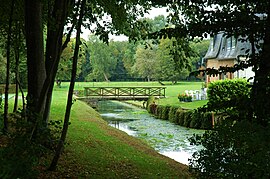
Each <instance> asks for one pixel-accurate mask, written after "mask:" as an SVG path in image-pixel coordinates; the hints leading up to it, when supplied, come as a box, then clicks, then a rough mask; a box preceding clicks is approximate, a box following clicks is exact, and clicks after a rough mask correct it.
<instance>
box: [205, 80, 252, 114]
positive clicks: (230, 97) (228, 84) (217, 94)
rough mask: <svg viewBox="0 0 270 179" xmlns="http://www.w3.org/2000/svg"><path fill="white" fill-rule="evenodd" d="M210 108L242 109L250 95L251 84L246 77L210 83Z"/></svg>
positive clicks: (208, 91)
mask: <svg viewBox="0 0 270 179" xmlns="http://www.w3.org/2000/svg"><path fill="white" fill-rule="evenodd" d="M207 95H208V100H209V101H208V103H207V105H208V109H209V110H218V111H227V110H230V111H232V110H240V109H241V108H243V107H244V106H245V102H246V101H247V100H248V98H249V96H250V86H249V84H248V82H247V81H246V80H244V79H233V80H220V81H214V82H212V83H210V84H209V85H208V89H207Z"/></svg>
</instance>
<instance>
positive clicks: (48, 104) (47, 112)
mask: <svg viewBox="0 0 270 179" xmlns="http://www.w3.org/2000/svg"><path fill="white" fill-rule="evenodd" d="M78 10H79V8H77V11H76V13H75V15H74V19H76V18H77V15H78ZM75 21H76V20H75ZM75 21H74V20H73V24H72V26H71V28H70V30H69V32H68V34H67V38H66V40H65V42H64V43H63V45H62V47H61V52H60V54H59V59H58V60H60V56H61V54H62V52H63V50H64V49H65V48H66V47H67V44H68V42H69V41H70V37H71V34H72V32H73V30H74V28H75V24H76V22H75ZM58 64H59V61H58ZM57 66H58V65H57ZM56 73H57V70H56V72H55V74H54V76H53V80H52V82H51V85H50V87H49V89H48V92H47V98H46V99H47V100H46V104H45V110H44V114H43V121H46V123H48V121H49V115H50V108H51V101H52V91H53V87H54V80H55V76H56Z"/></svg>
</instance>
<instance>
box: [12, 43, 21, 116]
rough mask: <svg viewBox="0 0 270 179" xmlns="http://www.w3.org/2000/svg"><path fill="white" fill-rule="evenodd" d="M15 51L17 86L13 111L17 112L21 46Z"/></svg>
mask: <svg viewBox="0 0 270 179" xmlns="http://www.w3.org/2000/svg"><path fill="white" fill-rule="evenodd" d="M14 52H15V60H16V62H15V81H16V86H15V88H16V89H15V99H14V107H13V112H16V111H17V110H18V95H19V83H18V81H19V60H20V51H19V48H18V47H16V48H15V49H14Z"/></svg>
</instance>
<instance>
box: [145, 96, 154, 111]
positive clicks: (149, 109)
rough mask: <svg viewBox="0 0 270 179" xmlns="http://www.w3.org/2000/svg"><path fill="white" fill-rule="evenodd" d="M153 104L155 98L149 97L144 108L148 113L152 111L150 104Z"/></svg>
mask: <svg viewBox="0 0 270 179" xmlns="http://www.w3.org/2000/svg"><path fill="white" fill-rule="evenodd" d="M153 103H155V97H154V96H149V98H148V99H147V101H146V106H145V107H146V109H147V111H148V112H150V111H153V110H152V109H151V104H153ZM152 107H153V106H152Z"/></svg>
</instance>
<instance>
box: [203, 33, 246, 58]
mask: <svg viewBox="0 0 270 179" xmlns="http://www.w3.org/2000/svg"><path fill="white" fill-rule="evenodd" d="M248 49H251V44H250V42H248V41H247V40H246V38H244V37H238V38H235V37H233V36H232V37H228V36H226V35H225V33H224V32H220V33H218V34H217V35H215V36H214V38H213V39H212V40H211V41H210V45H209V48H208V51H207V53H206V55H205V57H204V58H205V59H217V60H223V59H224V60H225V59H237V57H239V56H244V55H248V54H249V53H250V52H249V53H248V52H247V50H248Z"/></svg>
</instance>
